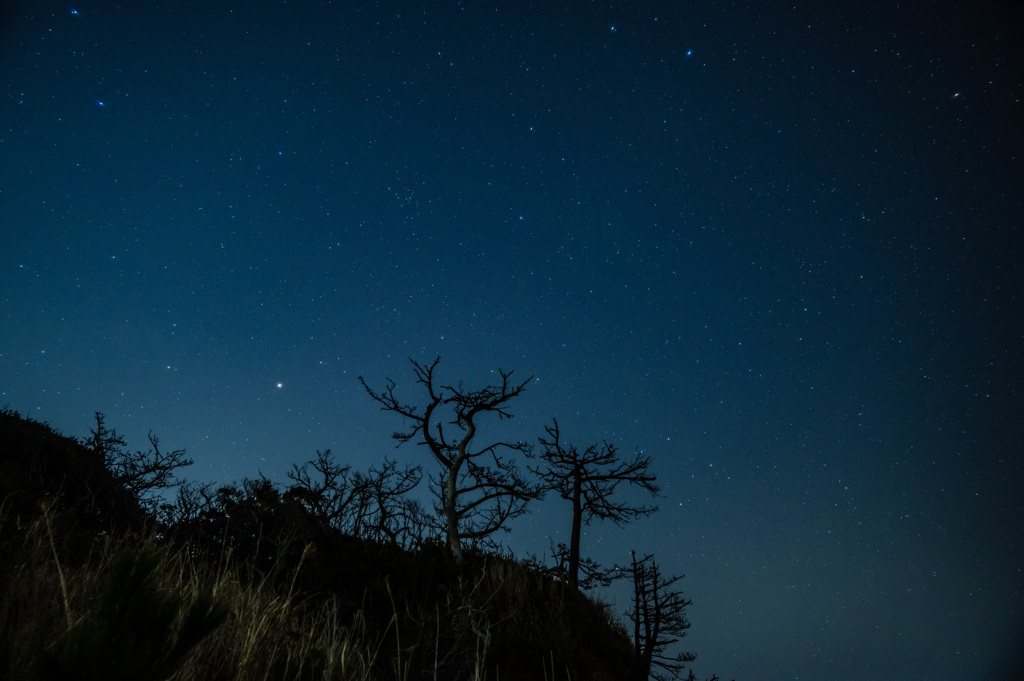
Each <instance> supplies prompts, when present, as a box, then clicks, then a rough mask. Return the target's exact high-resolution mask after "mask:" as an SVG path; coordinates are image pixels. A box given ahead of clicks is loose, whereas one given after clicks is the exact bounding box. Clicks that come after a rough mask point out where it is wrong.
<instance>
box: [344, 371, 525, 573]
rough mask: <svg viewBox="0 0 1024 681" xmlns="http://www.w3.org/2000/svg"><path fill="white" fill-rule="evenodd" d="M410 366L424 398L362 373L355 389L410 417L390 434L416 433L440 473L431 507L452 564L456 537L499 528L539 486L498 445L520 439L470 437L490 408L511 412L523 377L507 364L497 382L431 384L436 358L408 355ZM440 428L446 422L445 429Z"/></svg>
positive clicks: (458, 553) (458, 544)
mask: <svg viewBox="0 0 1024 681" xmlns="http://www.w3.org/2000/svg"><path fill="white" fill-rule="evenodd" d="M409 361H410V362H411V363H412V365H413V370H414V371H415V373H416V382H417V383H419V384H420V385H421V386H423V389H424V391H425V392H426V404H425V406H423V408H422V410H421V409H420V408H419V407H416V406H413V405H410V404H406V403H405V402H403V401H401V400H399V398H398V396H397V395H396V394H395V388H396V387H397V384H396V383H395V382H394V381H392V380H391V379H388V382H387V387H386V388H385V389H384V390H380V391H378V390H374V389H373V388H371V387H370V386H369V385H368V384H367V383H366V381H365V380H363V377H362V376H360V377H359V381H360V383H362V385H363V388H365V389H366V392H367V393H368V394H369V395H370V397H372V398H373V399H374V400H376V401H377V402H379V403H380V404H381V409H382V410H383V411H390V412H394V413H396V414H398V415H400V416H402V417H403V418H404V419H405V420H406V421H408V422H409V423H410V427H409V428H408V429H407V430H402V431H398V432H396V433H394V435H393V437H394V438H395V439H396V440H398V441H399V445H402V444H404V443H406V442H409V441H410V440H413V439H415V438H417V436H418V437H419V438H420V440H419V441H418V442H417V444H423V445H426V446H427V448H428V449H429V450H430V453H431V454H432V455H433V457H434V459H436V460H437V462H438V463H440V464H441V467H442V469H441V472H440V474H439V475H438V476H437V477H436V478H432V480H433V482H434V484H435V485H436V490H437V493H438V499H439V502H438V504H439V508H438V511H439V513H440V514H441V515H442V517H443V518H444V525H445V532H446V535H447V540H448V546H449V549H450V550H451V552H452V555H453V556H454V558H455V560H456V561H457V562H458V563H462V560H463V556H462V541H463V540H464V539H469V540H475V541H481V540H486V539H488V538H489V537H490V536H491V535H492V534H494V533H495V532H497V531H498V530H500V529H503V527H504V525H505V523H506V522H507V521H508V520H509V519H511V518H514V517H516V516H518V515H520V514H522V513H524V512H525V510H526V504H527V502H529V501H530V500H531V499H535V498H537V497H538V496H539V493H540V491H539V489H538V488H537V487H536V486H535V485H533V484H531V483H530V482H528V481H527V480H526V479H525V478H524V477H522V475H521V474H520V473H519V470H518V468H517V467H516V463H515V461H514V460H513V459H511V458H507V457H503V456H501V453H502V452H505V453H508V452H511V453H520V454H526V455H529V454H530V453H531V451H532V447H531V445H530V444H528V443H525V442H503V441H498V442H493V443H491V444H489V445H487V446H485V447H482V448H479V449H476V448H472V446H471V444H472V442H473V439H474V437H475V436H476V434H477V427H478V419H479V418H480V417H481V416H484V415H491V414H493V415H496V416H497V417H498V419H499V420H500V419H506V418H511V417H512V414H511V413H510V412H509V411H508V406H507V405H508V403H509V402H510V401H511V400H512V399H513V398H515V397H518V396H519V395H520V394H522V392H523V390H524V389H525V388H526V384H527V383H529V382H530V380H531V378H532V377H531V378H528V379H526V380H525V381H523V382H522V383H515V382H513V381H512V380H511V378H512V373H513V372H511V371H503V370H501V369H498V373H499V374H500V376H501V384H500V385H489V386H486V387H484V388H481V389H479V390H469V389H466V388H464V387H463V385H462V383H459V384H458V385H439V384H438V383H437V380H436V379H435V376H434V371H435V369H436V368H437V365H438V363H439V362H440V361H441V358H440V357H438V358H437V359H435V360H434V361H433V363H431V364H429V365H428V364H424V363H420V362H417V361H416V360H414V359H410V360H409ZM446 428H447V429H446Z"/></svg>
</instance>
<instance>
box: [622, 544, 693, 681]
mask: <svg viewBox="0 0 1024 681" xmlns="http://www.w3.org/2000/svg"><path fill="white" fill-rule="evenodd" d="M631 554H632V557H633V561H632V565H630V567H629V568H620V569H625V570H628V573H629V575H630V576H631V577H632V580H633V607H632V609H631V610H630V612H629V619H630V621H631V622H632V624H633V661H634V664H635V667H634V673H635V675H634V681H648V679H649V678H654V679H656V681H668V680H669V679H676V678H679V674H680V673H682V671H683V669H684V668H685V666H686V665H685V663H687V662H692V661H693V660H695V659H697V656H696V655H694V654H693V653H676V654H675V655H669V654H667V653H666V652H665V649H666V648H667V647H668V646H670V645H672V644H673V643H676V642H678V641H679V639H681V638H683V637H684V636H686V630H687V629H689V628H690V622H689V620H687V619H686V607H687V606H688V605H692V604H693V602H692V601H690V600H689V599H687V598H684V597H683V592H682V591H675V590H673V589H672V587H673V586H674V585H675V584H676V582H678V581H679V580H680V579H682V575H680V576H678V577H676V576H672V577H668V578H666V577H665V576H664V575H663V574H662V573H661V569H660V568H659V567H658V564H657V563H656V562H654V557H653V556H651V555H646V556H644V557H643V558H641V559H640V560H637V557H636V552H635V551H632V552H631ZM692 678H693V672H692V671H691V672H690V679H692Z"/></svg>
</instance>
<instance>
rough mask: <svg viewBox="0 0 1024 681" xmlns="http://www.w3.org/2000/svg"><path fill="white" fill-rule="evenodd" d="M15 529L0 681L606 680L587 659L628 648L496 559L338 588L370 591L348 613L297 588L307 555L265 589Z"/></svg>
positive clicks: (42, 531)
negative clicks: (597, 650) (82, 550)
mask: <svg viewBox="0 0 1024 681" xmlns="http://www.w3.org/2000/svg"><path fill="white" fill-rule="evenodd" d="M18 522H21V521H20V520H19V521H18ZM18 522H15V521H13V520H12V519H10V518H8V519H5V518H3V517H2V512H0V562H4V564H3V565H0V677H3V678H7V679H11V680H12V681H22V680H23V681H58V680H59V681H66V680H67V679H76V680H77V679H80V680H82V681H90V680H92V679H96V680H99V679H103V680H104V681H117V680H119V679H124V680H125V681H127V680H128V679H131V680H132V681H136V680H139V679H153V680H160V679H166V680H169V681H270V680H275V681H276V680H295V681H300V680H301V681H306V680H309V681H320V680H324V681H326V680H339V681H413V680H414V679H415V680H419V679H432V680H434V681H437V680H438V679H445V680H448V679H451V680H453V681H458V680H465V681H484V680H485V679H489V680H491V681H515V680H516V679H546V680H547V679H550V680H551V681H555V680H556V679H557V680H558V681H570V680H571V679H575V681H582V680H583V679H601V678H615V677H616V675H615V672H614V671H613V670H611V669H608V665H607V663H606V662H601V661H598V660H596V659H594V658H593V654H592V653H591V652H589V651H591V650H592V649H593V648H594V647H595V641H596V642H597V645H598V646H603V647H606V648H609V649H612V648H615V646H617V645H619V644H621V643H622V641H623V640H624V637H621V636H619V634H618V633H617V632H616V630H615V628H614V626H610V625H609V621H608V620H607V619H606V613H605V612H604V610H602V606H600V605H599V604H595V603H594V602H593V601H590V600H589V599H586V598H584V597H583V596H582V595H580V594H578V593H577V592H575V591H574V590H571V589H569V588H568V587H567V586H566V585H564V584H561V583H558V582H556V581H554V580H552V579H550V578H549V577H545V576H544V575H541V574H539V573H537V572H535V571H532V570H528V569H526V568H524V567H523V566H522V565H519V564H518V563H516V562H515V561H513V560H511V559H508V558H501V557H498V556H477V557H476V558H475V559H474V560H471V561H469V565H467V567H466V569H464V570H462V571H461V572H459V573H445V574H444V575H442V576H440V577H437V578H436V579H433V578H431V579H426V580H425V581H424V583H422V584H421V583H419V582H416V586H415V588H413V587H410V586H409V584H410V583H409V582H407V581H403V583H402V585H401V586H402V589H400V590H398V591H396V592H393V590H392V588H391V584H390V582H389V581H388V579H387V578H386V577H384V576H381V580H383V589H384V590H385V591H384V594H385V595H384V597H383V598H382V597H381V586H380V584H378V585H377V586H376V587H373V588H374V589H376V591H375V595H374V596H371V595H370V591H369V589H370V587H369V586H360V585H354V587H353V585H350V588H349V591H352V588H365V589H367V591H365V592H364V593H365V594H366V595H364V599H363V604H362V606H359V605H358V604H355V605H354V604H353V602H352V600H351V598H346V597H345V596H343V595H341V594H340V592H339V593H334V592H322V593H310V592H308V591H302V590H301V589H297V588H296V583H297V581H298V578H299V576H300V574H299V573H300V572H301V571H302V570H303V569H304V564H305V563H307V562H311V561H314V560H315V559H317V556H316V554H315V550H314V549H313V548H312V547H311V546H308V547H306V551H305V552H304V553H303V555H302V559H301V560H300V561H299V563H298V567H297V568H296V569H295V570H294V571H293V572H292V573H289V574H288V575H286V579H285V580H283V581H281V580H278V582H277V583H271V582H270V581H269V579H268V578H262V577H261V576H260V575H261V573H259V572H258V571H257V570H255V569H254V568H253V567H252V566H251V565H249V564H247V563H245V562H242V561H237V560H235V558H234V557H233V555H232V553H231V552H230V551H221V552H220V554H219V555H215V556H208V555H204V554H202V553H200V552H196V551H194V550H191V549H188V548H184V547H175V546H174V545H173V544H161V543H160V542H158V541H157V540H156V539H155V538H154V537H153V536H152V535H148V534H145V533H135V534H129V535H123V536H119V537H113V536H104V537H100V538H97V539H96V540H95V541H94V542H93V544H92V547H91V549H90V550H89V551H88V553H87V555H84V556H77V557H76V556H75V555H73V552H72V551H69V550H67V548H66V543H65V541H64V539H65V538H64V537H63V536H62V535H61V532H62V530H61V529H60V528H62V527H66V526H67V524H66V523H62V522H56V521H54V518H53V517H52V514H51V513H50V512H49V511H46V512H44V513H43V514H41V515H40V516H39V517H38V518H37V519H36V520H35V521H32V522H30V523H28V524H27V525H22V526H20V527H19V526H18ZM307 557H308V559H309V561H307ZM403 579H404V578H403ZM396 594H397V595H396ZM602 636H603V637H605V638H606V639H607V641H606V642H601V641H600V640H599V639H600V638H601V637H602ZM627 652H628V651H627ZM570 670H572V671H571V673H570Z"/></svg>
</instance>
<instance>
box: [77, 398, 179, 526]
mask: <svg viewBox="0 0 1024 681" xmlns="http://www.w3.org/2000/svg"><path fill="white" fill-rule="evenodd" d="M105 418H106V417H104V415H103V414H101V413H100V412H96V429H95V430H90V431H89V433H90V435H91V437H90V438H89V439H88V440H86V441H85V442H84V443H83V444H84V445H85V446H86V447H88V448H90V449H91V450H93V451H94V452H96V453H97V455H99V456H102V457H103V464H104V465H105V466H106V467H107V468H108V469H109V470H110V472H111V473H112V474H113V475H114V478H115V479H116V480H117V481H118V482H120V483H121V484H122V485H123V486H124V487H125V489H127V490H128V491H129V492H131V493H132V494H133V495H134V496H135V498H136V499H138V500H139V501H140V502H141V503H143V504H145V505H147V506H149V507H150V508H151V509H152V508H155V507H156V506H157V504H158V502H159V498H158V497H159V491H160V490H164V489H167V488H169V487H175V486H177V485H180V484H181V483H182V481H181V480H180V479H178V478H176V477H175V476H174V472H175V471H176V470H177V469H179V468H184V467H185V466H191V465H192V463H193V461H192V459H189V458H187V457H186V456H185V450H184V449H176V450H174V451H172V452H162V451H160V440H159V439H157V437H156V435H153V431H150V432H149V445H150V449H149V450H148V451H142V450H136V451H135V452H132V451H130V450H128V449H125V448H126V447H127V443H125V440H124V438H123V437H121V436H120V435H118V434H117V431H115V430H113V429H110V430H108V429H107V427H106V425H105V423H104V421H105Z"/></svg>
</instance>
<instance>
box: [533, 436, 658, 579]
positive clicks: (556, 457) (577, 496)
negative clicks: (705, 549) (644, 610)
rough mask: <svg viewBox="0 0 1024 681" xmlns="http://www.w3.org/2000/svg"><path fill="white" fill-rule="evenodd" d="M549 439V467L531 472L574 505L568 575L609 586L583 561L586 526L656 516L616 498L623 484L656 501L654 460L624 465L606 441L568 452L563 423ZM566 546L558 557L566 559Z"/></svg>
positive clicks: (544, 457) (639, 458) (546, 446)
mask: <svg viewBox="0 0 1024 681" xmlns="http://www.w3.org/2000/svg"><path fill="white" fill-rule="evenodd" d="M544 429H545V431H547V437H541V438H540V443H541V445H542V446H543V447H544V450H543V452H541V455H540V457H541V460H542V461H543V462H544V467H542V468H541V467H532V468H531V470H532V471H533V472H534V473H535V474H536V475H538V476H539V477H540V479H541V482H542V485H543V486H544V487H545V488H546V489H550V490H553V491H555V492H558V494H559V495H560V496H561V497H562V498H563V499H565V500H567V501H570V502H572V531H571V533H570V536H569V547H568V566H567V567H566V574H567V577H568V580H569V583H570V584H571V585H572V586H574V587H577V586H579V584H580V577H579V575H580V571H581V567H582V571H583V572H584V577H585V579H584V582H583V583H584V584H585V585H591V584H592V583H593V582H595V581H596V582H602V583H604V582H606V581H607V578H606V577H605V576H604V573H603V571H601V569H600V566H598V565H597V563H595V562H593V561H590V560H586V559H584V560H582V561H581V559H580V534H581V530H582V525H583V523H586V524H587V525H589V524H590V523H591V521H592V520H594V519H595V518H596V519H598V520H610V521H612V522H613V523H615V524H616V525H619V526H622V525H624V524H626V523H627V522H629V521H631V520H634V519H636V518H641V517H645V516H648V515H650V514H652V513H654V512H655V511H656V510H657V507H656V506H636V505H631V504H628V503H625V502H618V501H614V500H613V499H612V496H613V495H614V494H615V491H616V489H617V488H618V486H619V485H620V484H621V483H624V482H625V483H629V484H632V485H637V486H639V487H641V488H642V489H644V490H646V491H647V492H648V493H650V495H651V496H652V497H654V496H657V494H658V488H657V487H656V486H655V484H654V481H655V480H656V479H657V478H656V477H655V476H654V475H652V474H651V473H649V472H648V467H649V466H650V464H651V458H650V457H649V456H642V455H641V453H640V452H637V453H636V454H635V455H634V456H633V458H632V459H630V460H628V461H624V460H622V459H621V458H620V457H619V452H618V449H617V448H616V447H615V445H613V444H610V443H608V442H604V443H602V444H600V445H596V444H592V445H590V446H589V447H587V448H586V449H584V450H582V451H580V449H578V448H577V447H576V445H570V446H568V447H566V446H565V445H563V444H562V442H561V433H560V431H559V429H558V421H557V420H552V425H550V426H545V428H544ZM565 552H566V551H565V548H564V545H560V548H559V550H558V551H557V552H556V553H558V554H561V556H559V557H564V554H565Z"/></svg>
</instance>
